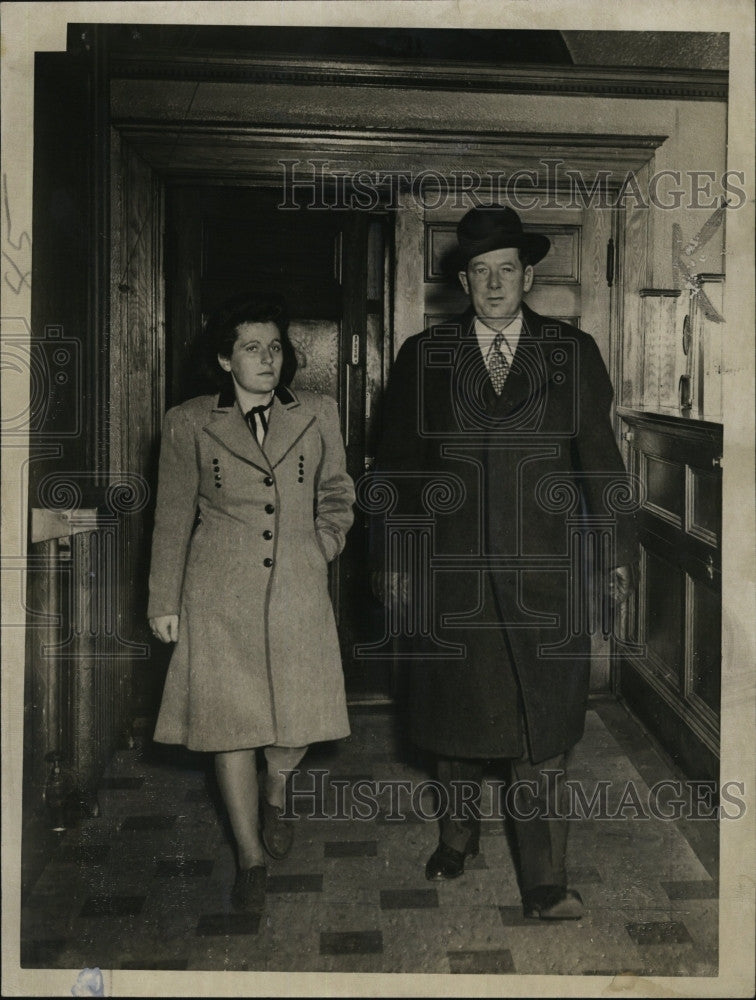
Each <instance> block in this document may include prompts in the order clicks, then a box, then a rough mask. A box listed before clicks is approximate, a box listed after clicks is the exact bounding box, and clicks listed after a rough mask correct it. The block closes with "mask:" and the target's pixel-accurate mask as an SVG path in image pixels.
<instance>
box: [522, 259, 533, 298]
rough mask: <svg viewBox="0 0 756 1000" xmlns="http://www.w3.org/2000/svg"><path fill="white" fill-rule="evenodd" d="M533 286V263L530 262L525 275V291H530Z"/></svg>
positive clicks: (523, 283)
mask: <svg viewBox="0 0 756 1000" xmlns="http://www.w3.org/2000/svg"><path fill="white" fill-rule="evenodd" d="M532 287H533V265H532V264H528V266H527V267H526V268H525V273H524V276H523V281H522V290H523V292H529V291H530V289H531V288H532Z"/></svg>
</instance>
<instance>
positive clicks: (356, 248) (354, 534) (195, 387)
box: [166, 186, 392, 703]
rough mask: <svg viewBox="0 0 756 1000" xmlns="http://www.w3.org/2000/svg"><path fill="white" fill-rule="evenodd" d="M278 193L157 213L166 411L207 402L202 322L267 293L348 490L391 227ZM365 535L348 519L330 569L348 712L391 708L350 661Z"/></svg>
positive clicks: (385, 341) (376, 674)
mask: <svg viewBox="0 0 756 1000" xmlns="http://www.w3.org/2000/svg"><path fill="white" fill-rule="evenodd" d="M279 201H280V189H266V188H252V187H246V188H237V187H213V186H202V187H197V186H174V187H172V188H171V189H169V192H168V201H167V258H166V283H167V288H166V295H167V303H168V316H167V332H166V357H167V360H168V371H167V387H166V396H167V405H169V406H171V405H176V404H177V403H179V402H181V401H183V400H185V399H188V398H190V397H192V396H195V395H198V394H200V393H203V392H211V391H213V388H212V385H211V384H210V383H209V382H208V380H207V377H206V375H205V374H204V372H203V366H202V363H201V360H200V354H201V349H200V344H201V333H202V328H203V324H204V322H205V321H206V319H207V317H208V315H209V314H210V313H211V312H212V311H213V310H214V309H215V308H216V307H217V306H218V305H219V304H220V303H221V302H223V301H224V300H225V299H227V298H228V297H230V296H231V295H234V294H236V293H238V292H243V291H245V290H250V291H252V290H255V289H258V290H262V289H264V290H267V291H273V292H277V293H279V294H281V295H283V297H284V298H285V300H286V302H287V304H288V307H289V311H290V314H291V324H290V328H289V333H290V337H291V340H292V343H293V344H294V348H295V350H296V352H297V359H298V370H297V374H296V376H295V378H294V381H293V383H292V387H293V388H294V389H295V390H296V389H297V388H301V389H307V390H310V391H313V392H318V393H323V394H326V395H329V396H332V397H333V398H334V399H336V400H337V402H338V404H339V412H340V414H341V425H342V432H343V435H344V442H345V445H346V453H347V468H348V471H349V473H350V475H351V476H352V477H353V479H355V480H357V479H358V478H359V477H360V476H361V475H362V473H363V472H364V470H365V468H366V463H367V462H368V461H369V455H370V454H372V453H373V447H372V436H373V434H374V424H375V413H376V405H377V401H378V399H379V398H380V395H381V391H382V388H383V382H384V379H385V376H386V358H387V356H388V352H389V350H390V331H389V329H388V328H387V323H386V320H385V317H386V316H387V315H388V310H387V298H388V295H389V282H388V281H387V269H386V260H387V254H388V245H389V240H388V234H389V218H388V217H387V216H386V215H384V214H382V213H380V212H377V213H375V214H372V213H370V214H368V213H365V212H348V211H343V212H334V211H329V212H322V211H309V212H308V211H307V210H306V209H301V210H295V211H285V210H281V209H280V208H279V207H278V203H279ZM367 547H368V532H367V525H366V520H365V517H364V514H363V513H362V511H361V510H360V508H359V506H356V507H355V522H354V525H353V527H352V529H351V531H350V532H349V535H348V537H347V545H346V548H345V550H344V552H343V553H342V555H341V557H340V558H339V559H338V561H337V562H336V563H335V564H333V565H332V567H331V576H330V585H331V597H332V600H333V604H334V610H335V613H336V618H337V623H338V629H339V636H340V640H341V649H342V659H343V663H344V672H345V678H346V686H347V695H348V697H349V700H350V702H352V703H355V702H366V701H367V702H372V701H379V702H380V701H386V700H390V698H391V697H392V687H391V670H390V666H389V665H386V664H380V663H375V662H374V661H373V662H368V661H365V660H363V659H361V658H359V657H356V656H355V655H354V648H355V646H356V645H358V644H360V643H363V642H366V641H369V640H370V639H371V638H372V634H373V632H372V630H373V629H374V628H378V625H379V622H378V618H379V613H378V612H379V609H378V608H377V605H376V602H375V601H374V599H373V597H372V595H371V593H370V590H369V578H368V574H367V573H366V566H367V558H368V552H367Z"/></svg>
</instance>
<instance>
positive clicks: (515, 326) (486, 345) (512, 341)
mask: <svg viewBox="0 0 756 1000" xmlns="http://www.w3.org/2000/svg"><path fill="white" fill-rule="evenodd" d="M501 332H502V334H503V335H504V336H503V338H502V341H501V346H500V350H501V353H502V355H503V356H504V359H505V360H506V362H507V363H508V365H509V367H510V368H511V367H512V359H513V358H514V355H515V351H516V350H517V345H518V343H519V341H520V334H521V333H522V310H520V312H518V313H517V315H516V316H515V318H514V319H513V320H512V322H511V323H510V324H509V326H505V327H504V329H503V330H502V331H501ZM498 335H499V331H498V330H494V329H493V327H490V326H488V324H487V323H484V322H483V320H482V319H480V317H479V316H476V317H475V336H476V337H477V338H478V345H479V347H480V350H481V353H482V355H483V360H484V361H485V363H486V368H488V369H489V370H490V364H489V359H490V356H491V350H492V349H493V342H494V340H495V339H496V337H498Z"/></svg>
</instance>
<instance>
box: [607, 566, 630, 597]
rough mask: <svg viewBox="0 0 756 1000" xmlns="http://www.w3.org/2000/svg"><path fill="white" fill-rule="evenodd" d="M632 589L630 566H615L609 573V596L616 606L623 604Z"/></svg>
mask: <svg viewBox="0 0 756 1000" xmlns="http://www.w3.org/2000/svg"><path fill="white" fill-rule="evenodd" d="M632 589H633V568H632V566H616V567H615V568H614V569H612V570H610V571H609V596H610V597H611V599H612V600H613V601H614V603H615V604H616V605H620V604H624V603H625V601H626V600H627V599H628V597H629V596H630V593H631V591H632Z"/></svg>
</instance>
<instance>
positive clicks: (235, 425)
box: [204, 393, 270, 472]
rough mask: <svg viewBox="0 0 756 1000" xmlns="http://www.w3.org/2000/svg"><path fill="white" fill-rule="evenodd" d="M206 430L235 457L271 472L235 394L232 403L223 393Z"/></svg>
mask: <svg viewBox="0 0 756 1000" xmlns="http://www.w3.org/2000/svg"><path fill="white" fill-rule="evenodd" d="M224 404H225V405H224ZM204 429H205V431H206V432H207V433H208V434H209V435H210V436H211V437H213V438H215V440H216V441H219V442H220V444H222V445H223V446H224V448H227V449H228V450H229V451H230V452H233V454H234V455H237V456H238V457H239V458H242V459H244V461H245V462H249V463H250V464H252V465H254V466H256V467H257V468H258V469H262V471H263V472H269V471H270V463H269V462H268V459H267V458H266V457H265V454H264V453H263V450H262V448H261V447H260V445H259V444H258V443H257V438H256V437H255V436H254V434H253V433H252V432H251V431H250V429H249V425H248V424H247V421H246V420H245V419H244V415H243V414H242V411H241V409H240V408H239V404H238V403H237V402H236V398H235V397H234V396H233V393H232V396H231V401H229V398H228V396H227V395H226V396H224V394H223V393H221V395H220V397H219V399H218V403H217V405H216V407H215V409H214V410H213V412H212V414H211V415H210V420H209V421H208V423H207V424H205V427H204Z"/></svg>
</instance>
